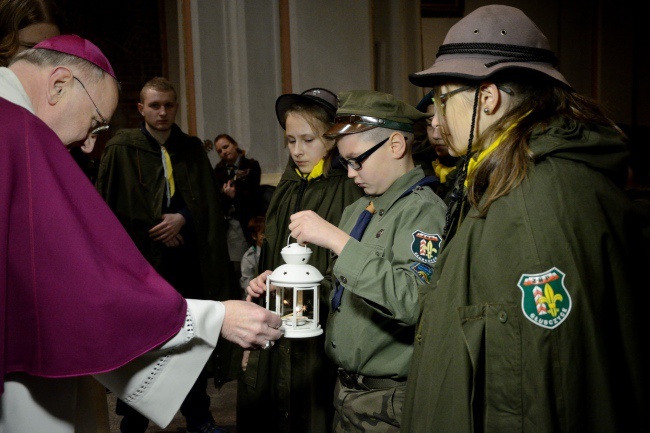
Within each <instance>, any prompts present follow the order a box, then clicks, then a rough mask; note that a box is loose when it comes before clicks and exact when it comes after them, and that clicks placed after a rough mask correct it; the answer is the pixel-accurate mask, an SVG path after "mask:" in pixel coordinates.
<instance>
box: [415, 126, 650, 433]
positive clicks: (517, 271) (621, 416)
mask: <svg viewBox="0 0 650 433" xmlns="http://www.w3.org/2000/svg"><path fill="white" fill-rule="evenodd" d="M530 149H531V150H532V152H533V154H534V163H533V164H531V167H530V169H529V172H528V174H527V177H526V179H525V180H524V182H523V183H522V184H521V185H520V186H518V187H516V188H515V189H514V190H512V191H511V192H510V193H508V194H507V195H505V196H503V197H501V198H499V199H497V200H496V201H495V202H494V203H493V204H492V206H491V207H490V209H489V211H488V213H487V215H486V217H484V218H479V217H477V212H476V209H472V210H470V212H469V213H468V215H467V217H466V218H465V219H464V221H463V222H462V224H461V226H460V228H459V230H458V232H457V233H456V236H455V237H454V238H453V240H452V241H451V242H450V243H449V244H447V245H445V246H444V247H443V252H442V254H441V257H440V261H439V265H438V267H437V268H436V272H435V273H434V280H433V282H432V284H431V285H425V286H421V293H420V296H421V303H422V313H421V318H420V321H419V327H418V332H417V335H416V344H415V352H414V355H413V362H412V364H411V370H410V372H409V382H408V385H407V397H406V401H405V405H404V408H405V413H404V424H403V426H402V427H403V428H402V431H403V432H406V433H425V432H440V433H444V432H450V433H451V432H453V433H473V432H485V433H496V432H509V433H516V432H522V433H532V432H535V433H540V432H547V433H553V432H630V431H637V430H635V428H636V427H639V428H641V429H642V427H641V426H643V425H647V420H645V419H641V414H642V410H643V411H646V410H647V407H648V397H647V396H648V392H647V389H644V385H646V384H647V374H646V372H647V371H648V368H647V367H648V365H649V364H648V358H647V357H646V356H643V355H642V354H641V342H642V341H643V342H645V341H647V340H646V338H647V337H646V335H647V332H648V324H647V320H643V321H641V317H643V318H644V319H645V314H644V315H643V316H642V315H641V308H645V302H644V299H645V294H646V292H647V288H648V278H647V277H645V276H644V275H642V273H646V272H647V269H648V265H649V264H650V260H649V259H648V256H647V254H646V253H645V252H644V248H643V244H644V242H645V245H648V243H647V242H648V240H647V239H646V240H644V239H642V238H641V236H640V234H641V225H643V224H645V225H646V227H647V225H648V221H647V220H646V221H641V220H639V219H638V218H637V216H636V215H635V214H634V213H633V212H632V208H631V204H630V202H629V200H628V199H627V198H626V197H625V194H624V193H623V191H622V190H621V189H620V188H619V186H618V185H617V183H619V184H620V181H621V180H622V179H624V174H625V170H626V165H625V159H624V158H625V155H626V149H625V146H624V144H623V142H622V140H621V138H620V136H618V134H617V133H616V132H615V131H614V130H613V129H609V128H587V127H585V126H583V125H580V124H576V123H575V122H572V121H568V120H557V121H556V122H555V123H554V124H553V125H552V126H551V127H549V128H547V129H543V130H538V131H536V133H534V134H533V136H532V138H531V140H530Z"/></svg>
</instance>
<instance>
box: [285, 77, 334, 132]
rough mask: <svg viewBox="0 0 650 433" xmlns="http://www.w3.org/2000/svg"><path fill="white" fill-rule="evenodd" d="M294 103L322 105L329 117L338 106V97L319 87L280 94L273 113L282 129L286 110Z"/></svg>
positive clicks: (332, 115)
mask: <svg viewBox="0 0 650 433" xmlns="http://www.w3.org/2000/svg"><path fill="white" fill-rule="evenodd" d="M294 104H303V105H318V106H320V107H323V108H324V109H325V111H327V113H328V114H329V115H330V116H331V117H334V116H335V115H336V107H337V106H338V98H337V97H336V94H335V93H332V92H330V91H329V90H327V89H323V88H320V87H315V88H313V89H309V90H305V91H304V92H302V93H301V94H300V95H298V94H295V93H285V94H284V95H280V96H279V97H278V99H276V101H275V114H276V116H278V122H280V125H281V126H282V129H287V127H286V114H287V110H288V109H289V108H291V106H293V105H294Z"/></svg>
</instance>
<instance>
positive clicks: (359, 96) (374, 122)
mask: <svg viewBox="0 0 650 433" xmlns="http://www.w3.org/2000/svg"><path fill="white" fill-rule="evenodd" d="M425 117H431V116H430V115H429V114H426V113H422V112H421V111H418V110H417V109H416V108H415V107H413V106H411V105H409V104H406V103H404V102H402V101H400V100H398V99H395V97H394V96H393V95H390V94H388V93H383V92H376V91H373V90H351V91H348V92H341V93H340V94H339V109H338V110H336V118H335V119H334V125H332V127H331V128H330V129H329V130H327V132H326V133H325V134H323V135H324V136H325V137H327V138H336V137H338V136H341V135H348V134H356V133H359V132H364V131H368V130H370V129H373V128H388V129H395V130H397V131H403V132H413V124H414V123H415V122H417V121H418V120H420V119H423V118H425Z"/></svg>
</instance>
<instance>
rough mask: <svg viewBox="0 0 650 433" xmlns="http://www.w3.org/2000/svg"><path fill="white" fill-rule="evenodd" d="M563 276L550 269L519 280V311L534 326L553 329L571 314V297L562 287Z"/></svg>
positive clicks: (522, 276)
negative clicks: (520, 295) (520, 294)
mask: <svg viewBox="0 0 650 433" xmlns="http://www.w3.org/2000/svg"><path fill="white" fill-rule="evenodd" d="M564 277H565V274H564V273H563V272H562V271H560V270H559V269H558V268H555V267H553V268H551V269H549V270H548V271H546V272H542V273H540V274H522V275H521V278H520V279H519V283H517V286H519V289H520V290H521V293H522V297H521V310H522V311H523V313H524V316H526V318H527V319H528V320H530V321H531V322H533V323H534V324H535V325H538V326H541V327H542V328H547V329H554V328H557V327H558V326H560V324H561V323H562V322H564V320H565V319H566V318H567V317H568V316H569V313H570V312H571V296H570V295H569V292H568V291H567V289H566V287H565V286H564Z"/></svg>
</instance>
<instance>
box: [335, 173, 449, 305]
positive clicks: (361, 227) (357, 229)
mask: <svg viewBox="0 0 650 433" xmlns="http://www.w3.org/2000/svg"><path fill="white" fill-rule="evenodd" d="M435 182H438V178H436V177H435V176H427V177H425V178H422V179H420V180H419V181H417V182H416V183H415V184H413V185H411V187H410V188H409V189H407V190H406V191H404V192H403V193H402V195H400V196H399V197H398V198H397V200H395V201H398V200H400V199H401V198H402V197H404V196H406V195H409V194H410V193H411V192H412V191H413V190H414V189H415V188H417V187H419V186H424V185H431V184H433V183H435ZM374 214H375V205H374V204H373V202H372V201H371V202H370V204H369V205H368V206H367V207H366V208H365V209H364V211H363V212H361V214H360V215H359V218H358V219H357V222H356V224H355V225H354V227H353V228H352V231H350V236H351V237H353V238H355V239H356V240H358V241H360V240H361V237H362V236H363V232H364V231H365V230H366V227H367V226H368V223H369V222H370V220H371V219H372V216H373V215H374ZM344 288H345V287H343V285H342V284H341V282H340V281H339V280H338V278H337V279H336V289H335V291H334V297H333V298H332V310H336V309H337V308H339V307H340V306H341V298H342V297H343V289H344Z"/></svg>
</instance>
